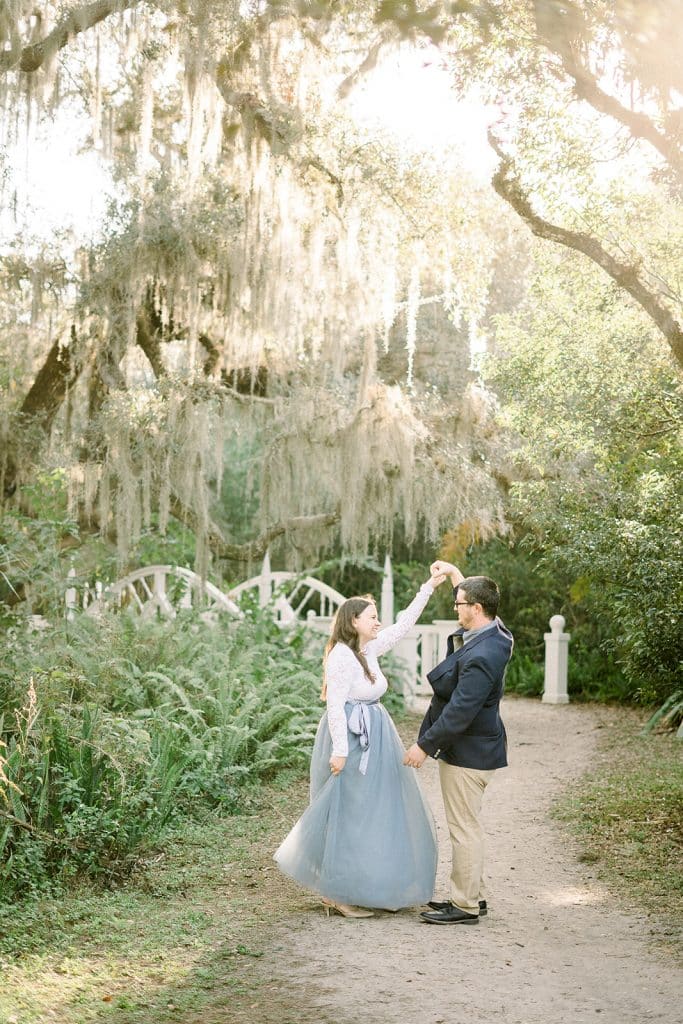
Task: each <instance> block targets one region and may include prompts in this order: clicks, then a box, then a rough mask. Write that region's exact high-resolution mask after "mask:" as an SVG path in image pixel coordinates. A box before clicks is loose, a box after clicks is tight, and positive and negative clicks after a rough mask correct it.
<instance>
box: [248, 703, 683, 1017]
mask: <svg viewBox="0 0 683 1024" xmlns="http://www.w3.org/2000/svg"><path fill="white" fill-rule="evenodd" d="M504 712H505V713H504V717H505V721H506V724H507V727H508V733H509V735H510V741H511V757H512V761H513V763H512V766H511V767H510V768H508V769H506V770H505V771H501V772H499V773H498V775H497V777H496V778H495V780H494V783H493V784H492V785H491V787H490V788H489V790H488V792H487V796H486V814H485V817H486V824H487V830H488V835H489V837H490V838H489V844H488V875H489V904H490V908H491V909H490V913H489V915H488V917H487V918H484V919H483V920H482V921H480V923H479V924H478V925H477V926H476V927H469V928H468V927H462V926H454V927H449V928H439V927H435V926H430V925H426V924H423V923H420V921H419V917H418V915H417V911H413V910H408V911H401V912H400V913H398V914H381V915H378V916H376V917H375V918H373V919H371V920H367V921H356V920H345V919H342V918H340V917H331V918H326V917H324V916H323V914H322V912H321V910H320V909H319V905H318V904H317V903H316V901H315V900H314V899H313V898H312V897H310V895H308V894H302V893H300V892H297V891H296V890H295V888H294V886H292V887H291V891H292V895H293V896H294V905H295V906H296V908H297V909H296V911H295V912H293V913H292V915H291V919H290V921H289V923H288V925H287V927H286V929H285V928H283V929H280V930H279V932H278V933H277V934H276V936H275V938H274V940H273V941H271V942H270V943H269V945H268V947H267V948H266V950H265V953H264V956H263V957H262V958H261V959H260V960H259V961H258V962H255V963H254V964H253V966H251V967H250V968H249V970H250V971H254V972H255V973H256V975H257V976H258V977H259V980H260V981H261V985H260V986H259V989H258V991H259V995H258V1002H255V1003H252V1004H251V1013H252V1014H253V1017H252V1019H253V1020H254V1021H255V1022H258V1024H313V1022H316V1024H319V1022H320V1024H332V1022H334V1024H357V1022H358V1024H413V1022H415V1024H461V1022H463V1024H464V1022H467V1024H479V1022H484V1021H487V1022H488V1021H498V1022H501V1024H587V1022H589V1021H590V1022H594V1021H596V1020H601V1021H603V1022H609V1024H645V1022H647V1021H659V1022H662V1024H680V1021H681V1019H683V1013H682V1010H681V1007H682V1006H683V972H681V971H680V970H679V969H678V968H677V967H675V966H672V965H671V963H670V961H667V960H666V959H665V958H664V957H663V956H660V955H659V954H658V953H657V950H656V948H655V947H654V946H653V944H652V941H651V931H652V929H653V928H654V927H655V926H656V916H655V917H653V918H652V919H650V918H649V917H648V916H647V915H644V914H643V913H642V912H637V911H634V912H633V913H627V912H624V911H623V910H620V909H619V908H617V907H616V906H615V903H614V901H613V900H612V899H610V898H609V897H608V895H607V893H606V892H605V891H604V890H603V889H602V888H601V887H600V885H599V884H598V883H597V882H596V881H595V879H594V878H593V877H592V876H591V873H590V868H589V867H587V866H583V865H581V864H580V863H579V862H578V861H577V856H576V853H577V851H576V849H575V848H574V847H573V846H572V844H571V843H568V842H567V840H566V837H565V836H564V835H563V834H562V832H561V831H560V828H559V826H557V825H555V824H554V823H553V821H552V820H551V819H550V818H549V816H548V809H549V807H550V804H551V802H552V800H553V798H554V797H555V796H556V794H557V792H558V789H559V787H560V786H561V785H562V783H563V782H564V780H567V779H570V778H574V777H576V776H578V775H580V774H581V773H582V772H583V771H584V770H585V768H586V767H588V766H589V765H590V764H591V762H592V761H593V760H594V757H595V750H596V746H597V740H598V736H599V729H601V728H603V727H607V726H608V724H609V720H610V719H609V711H606V710H605V711H601V710H595V709H591V708H586V707H580V706H573V705H570V706H565V707H552V706H547V705H543V704H541V703H540V702H538V701H531V700H508V701H506V702H505V708H504ZM420 780H421V782H422V785H423V786H424V789H425V792H426V793H427V796H428V798H429V801H430V803H431V805H432V808H433V810H434V813H435V816H436V820H437V826H438V832H439V844H440V845H439V854H440V863H439V873H438V877H437V893H439V894H443V895H444V896H445V895H447V888H448V887H447V875H448V870H449V851H448V844H447V832H446V827H445V822H444V818H443V810H442V807H441V800H440V795H439V790H438V775H437V769H436V765H435V763H434V762H433V761H431V760H429V761H428V762H427V763H426V765H425V766H424V767H423V768H422V769H421V773H420ZM283 885H290V883H289V882H288V881H286V880H283ZM228 1020H230V1015H229V1014H228Z"/></svg>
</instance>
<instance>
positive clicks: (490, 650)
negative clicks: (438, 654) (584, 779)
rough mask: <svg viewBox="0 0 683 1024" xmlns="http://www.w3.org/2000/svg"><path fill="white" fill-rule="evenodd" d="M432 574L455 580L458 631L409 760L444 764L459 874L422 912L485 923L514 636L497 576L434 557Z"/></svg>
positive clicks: (437, 671) (436, 671)
mask: <svg viewBox="0 0 683 1024" xmlns="http://www.w3.org/2000/svg"><path fill="white" fill-rule="evenodd" d="M431 571H432V573H434V574H435V575H436V574H437V573H438V574H442V573H443V574H445V575H447V576H449V577H450V580H451V583H452V584H453V595H454V597H455V611H456V612H457V615H458V620H459V628H458V629H456V631H455V632H454V633H453V634H452V635H451V636H450V637H449V638H448V647H447V651H448V654H447V657H446V658H445V660H444V661H442V662H440V664H438V665H437V666H436V668H433V669H432V671H431V672H430V673H429V674H428V676H427V678H428V679H429V682H430V685H431V686H432V689H433V690H434V696H433V697H432V701H431V704H430V705H429V709H428V711H427V714H426V715H425V718H424V721H423V722H422V726H421V727H420V735H419V737H418V740H417V743H414V744H413V745H412V747H410V749H409V750H408V751H407V753H406V756H405V758H404V764H407V765H410V766H411V767H413V768H419V767H420V766H421V765H422V764H423V763H424V761H425V760H426V758H427V756H431V757H434V758H436V759H437V760H438V762H439V779H440V782H441V793H442V796H443V802H444V807H445V810H446V820H447V822H448V830H449V833H450V838H451V851H452V871H451V892H450V899H449V900H445V901H444V902H441V903H437V902H431V903H430V904H429V906H430V907H431V908H432V909H431V911H424V912H423V913H422V914H421V917H422V918H423V919H424V920H425V921H427V922H428V923H429V924H478V923H479V917H480V915H483V914H485V913H486V909H487V908H486V890H485V886H484V880H483V869H484V833H483V829H482V825H481V821H480V813H481V805H482V799H483V796H484V790H485V789H486V787H487V785H488V784H489V782H490V781H491V779H492V778H493V775H494V772H495V771H496V769H498V768H504V767H505V766H506V765H507V740H506V735H505V727H504V726H503V722H502V720H501V718H500V701H501V698H502V696H503V689H504V683H505V670H506V668H507V665H508V662H509V661H510V657H511V655H512V645H513V640H512V634H511V633H510V631H509V630H508V629H506V627H505V626H504V625H503V623H502V622H501V621H500V619H499V618H498V617H497V614H496V613H497V611H498V602H499V600H500V593H499V590H498V586H497V585H496V583H494V581H493V580H491V579H489V578H488V577H487V576H469V577H467V579H466V578H465V577H464V576H463V575H462V573H461V572H460V570H459V569H457V568H456V567H455V566H454V565H451V564H450V562H442V561H437V562H434V564H433V565H432V566H431Z"/></svg>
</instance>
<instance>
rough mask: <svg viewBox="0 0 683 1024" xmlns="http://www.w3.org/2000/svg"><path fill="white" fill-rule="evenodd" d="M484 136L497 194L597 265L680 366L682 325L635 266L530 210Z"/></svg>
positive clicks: (538, 231)
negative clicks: (629, 299)
mask: <svg viewBox="0 0 683 1024" xmlns="http://www.w3.org/2000/svg"><path fill="white" fill-rule="evenodd" d="M488 139H489V144H490V145H491V147H492V149H493V150H494V152H495V153H496V154H497V155H498V157H499V158H500V165H499V167H498V170H497V171H496V173H495V174H494V176H493V179H492V185H493V187H494V189H495V190H496V192H497V193H498V195H499V196H500V197H501V198H502V199H504V200H505V202H506V203H509V205H510V206H511V207H512V209H513V210H514V211H515V213H517V214H518V215H519V216H520V217H521V218H522V220H524V221H526V223H527V224H528V225H529V227H530V228H531V231H532V232H533V234H534V235H537V236H538V237H539V238H546V239H548V240H549V241H551V242H557V243H558V245H564V246H566V247H567V248H568V249H573V250H574V251H575V252H581V253H583V254H584V256H587V257H588V258H589V259H590V260H592V261H593V263H596V264H597V265H598V266H599V267H601V268H602V270H604V271H605V273H606V274H607V275H608V276H609V277H611V278H612V280H613V281H614V282H615V283H616V284H618V285H619V287H620V288H623V289H624V290H625V291H627V292H628V293H629V295H630V296H631V297H632V298H633V299H635V300H636V302H637V303H638V305H639V306H640V307H641V308H642V309H643V310H645V312H646V313H647V314H648V316H649V317H650V319H651V320H652V321H653V322H654V323H655V324H656V325H657V327H658V328H659V330H660V331H661V332H662V334H663V335H664V337H665V338H666V340H667V342H668V343H669V346H670V348H671V351H672V353H673V355H674V358H675V359H676V361H677V362H678V364H679V365H680V366H681V367H683V327H682V326H681V324H680V323H679V322H678V321H677V320H676V318H675V317H674V316H673V314H672V313H671V311H670V310H669V309H667V307H666V306H665V305H664V304H663V303H662V301H661V299H660V297H659V295H657V294H656V293H655V292H653V291H651V289H649V288H648V287H647V286H646V285H645V283H644V282H643V281H642V279H641V277H640V275H639V272H638V268H637V267H635V266H633V265H631V264H629V263H622V262H620V261H619V260H617V259H615V258H614V256H612V255H611V253H609V252H607V250H606V249H605V248H603V246H602V245H601V244H600V242H599V241H598V240H597V239H595V238H593V237H592V235H589V234H587V233H586V232H583V231H571V230H569V229H568V228H563V227H561V226H560V225H558V224H551V223H550V222H549V221H547V220H544V218H543V217H541V216H540V215H539V214H538V213H536V212H535V210H534V209H533V207H532V205H531V202H530V200H529V196H528V194H527V193H526V192H525V191H524V189H523V188H522V186H521V184H520V182H519V180H518V179H517V178H516V177H515V175H514V167H513V163H512V161H511V159H510V158H509V157H508V156H506V155H505V153H504V152H503V151H502V149H501V147H500V144H499V142H498V140H497V139H496V137H495V135H494V134H493V132H492V131H491V130H489V132H488Z"/></svg>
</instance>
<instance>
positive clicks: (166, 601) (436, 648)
mask: <svg viewBox="0 0 683 1024" xmlns="http://www.w3.org/2000/svg"><path fill="white" fill-rule="evenodd" d="M170 580H173V581H174V582H173V586H172V587H171V588H170V593H169V581H170ZM69 581H71V585H70V586H69V587H68V588H67V590H66V592H65V595H64V602H65V606H66V618H67V619H68V620H69V621H71V620H73V618H74V617H75V614H76V611H77V610H78V609H79V605H80V607H81V608H82V609H83V610H84V611H87V614H89V615H97V614H99V613H100V612H101V611H102V609H103V608H104V606H105V605H106V604H107V603H110V602H115V603H116V604H118V606H119V607H123V606H124V605H128V606H133V607H136V608H137V610H138V611H139V612H140V614H141V616H142V617H148V616H150V615H152V616H153V615H161V616H163V617H165V618H171V619H173V618H175V616H176V614H177V611H178V610H180V609H190V608H192V607H193V605H194V604H196V603H199V604H201V605H202V606H204V607H205V610H204V612H202V614H203V615H205V616H208V617H209V620H210V619H211V618H212V617H213V616H214V615H215V614H217V613H219V612H226V611H227V612H228V613H229V614H232V615H235V616H237V617H241V616H242V612H241V610H240V608H239V605H238V603H237V601H238V599H239V597H240V596H241V595H242V594H244V593H247V592H248V591H252V592H253V591H255V592H256V594H257V596H258V603H259V607H260V608H270V609H271V612H272V614H273V617H274V618H275V620H276V621H277V622H278V624H279V625H281V626H283V627H286V626H288V625H293V624H295V623H297V622H303V623H305V624H306V625H307V626H308V627H309V628H310V629H312V630H314V631H315V632H317V633H323V634H325V635H327V636H329V633H330V628H331V624H332V621H333V619H334V615H335V613H336V611H337V609H338V608H339V605H340V604H342V603H343V601H345V600H346V599H345V597H344V595H343V594H340V593H339V592H338V591H336V590H334V588H333V587H330V586H329V585H328V584H326V583H322V582H321V581H320V580H316V579H315V578H314V577H312V576H303V577H302V576H298V575H297V574H295V573H290V572H273V571H272V570H271V566H270V556H269V553H268V552H266V554H265V557H264V559H263V564H262V566H261V572H260V573H259V575H258V576H254V577H252V578H251V579H249V580H245V581H244V583H240V584H239V585H238V586H236V587H233V589H232V590H231V591H230V592H229V594H224V593H223V592H222V591H221V590H219V589H218V587H215V586H214V585H213V584H212V583H209V582H208V581H207V580H202V579H201V578H200V577H199V576H198V575H197V574H196V573H194V572H192V571H191V570H189V569H184V568H181V567H179V566H170V565H154V566H147V567H145V568H141V569H137V570H136V571H135V572H133V573H131V574H130V575H129V576H126V577H125V578H124V579H122V580H119V581H118V582H117V583H115V584H112V585H110V586H107V587H106V588H105V587H103V585H102V583H101V582H99V581H98V582H97V583H96V584H95V586H94V587H91V586H89V585H87V584H86V585H85V586H84V587H83V589H82V598H81V600H80V601H79V591H78V589H77V587H76V585H75V581H76V571H75V569H74V568H71V569H70V570H69ZM380 620H381V622H382V625H383V626H389V625H391V624H392V623H393V622H394V585H393V570H392V566H391V558H390V557H389V555H387V556H386V558H385V560H384V573H383V577H382V596H381V603H380ZM455 626H456V623H455V620H453V619H435V620H434V621H433V622H431V623H424V624H418V625H416V626H414V627H413V629H411V630H410V632H409V633H408V635H407V636H405V637H404V638H403V639H402V640H401V641H399V643H398V644H396V646H395V647H394V649H393V653H394V655H395V656H396V657H397V658H399V659H400V660H401V662H403V666H404V677H405V679H406V680H407V682H406V685H405V687H404V697H405V699H406V702H407V703H408V706H410V705H411V704H412V705H413V706H419V705H420V702H421V701H422V702H423V701H424V698H425V697H431V693H432V690H431V687H430V685H429V682H428V679H427V675H428V673H429V672H430V671H431V670H432V669H433V668H434V667H435V666H436V665H438V664H439V662H441V661H443V660H444V658H445V657H446V655H447V649H446V648H447V641H448V637H449V635H450V634H451V633H452V632H453V630H454V629H455ZM550 628H551V632H550V633H546V634H545V641H546V671H545V688H544V692H543V701H544V702H545V703H549V704H566V703H567V702H568V700H569V697H568V696H567V649H568V643H569V634H568V633H563V632H562V630H563V628H564V619H563V617H562V616H561V615H554V616H553V617H552V619H551V620H550Z"/></svg>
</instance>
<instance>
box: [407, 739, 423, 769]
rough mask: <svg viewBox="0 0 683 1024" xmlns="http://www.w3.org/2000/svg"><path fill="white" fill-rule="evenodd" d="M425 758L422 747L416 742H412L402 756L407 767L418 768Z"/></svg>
mask: <svg viewBox="0 0 683 1024" xmlns="http://www.w3.org/2000/svg"><path fill="white" fill-rule="evenodd" d="M426 760H427V755H426V753H425V752H424V750H423V749H422V747H418V745H417V743H413V745H412V747H410V749H409V750H406V756H405V757H404V758H403V763H404V764H407V765H408V767H409V768H420V767H421V766H422V765H423V764H424V763H425V761H426Z"/></svg>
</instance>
